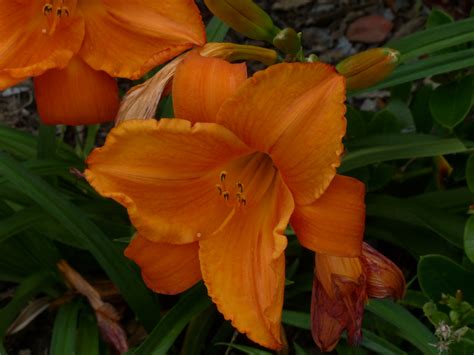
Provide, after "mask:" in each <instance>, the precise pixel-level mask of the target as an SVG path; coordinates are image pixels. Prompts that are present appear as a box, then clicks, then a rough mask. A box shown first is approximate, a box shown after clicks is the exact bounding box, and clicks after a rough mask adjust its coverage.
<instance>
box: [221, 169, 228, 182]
mask: <svg viewBox="0 0 474 355" xmlns="http://www.w3.org/2000/svg"><path fill="white" fill-rule="evenodd" d="M226 176H227V171H222V172H221V173H220V179H221V181H222V182H224V180H225V178H226Z"/></svg>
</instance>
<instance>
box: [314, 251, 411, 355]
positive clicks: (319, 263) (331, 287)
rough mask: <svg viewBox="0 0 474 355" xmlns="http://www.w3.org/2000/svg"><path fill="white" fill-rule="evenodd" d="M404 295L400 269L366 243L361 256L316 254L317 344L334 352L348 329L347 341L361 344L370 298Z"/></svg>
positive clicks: (315, 330) (403, 281)
mask: <svg viewBox="0 0 474 355" xmlns="http://www.w3.org/2000/svg"><path fill="white" fill-rule="evenodd" d="M404 292H405V279H404V277H403V274H402V272H401V271H400V269H399V268H398V267H397V266H396V265H395V264H394V263H392V262H391V261H390V260H389V259H387V258H386V257H385V256H383V255H382V254H380V253H379V252H377V251H376V250H375V249H373V248H372V247H371V246H369V245H368V244H367V243H363V247H362V255H361V256H359V257H354V258H348V257H337V256H329V255H324V254H317V255H316V272H315V278H314V283H313V296H312V303H311V320H312V333H313V338H314V341H315V342H316V344H318V346H319V347H320V348H321V349H322V350H323V351H331V350H332V349H334V347H335V346H336V345H337V343H338V341H339V338H340V336H341V334H342V332H343V331H344V330H347V340H348V342H349V343H350V344H358V343H359V342H360V340H361V337H362V332H361V324H362V317H363V313H364V306H365V303H366V302H367V299H368V297H371V298H387V297H390V298H393V299H400V298H402V297H403V294H404Z"/></svg>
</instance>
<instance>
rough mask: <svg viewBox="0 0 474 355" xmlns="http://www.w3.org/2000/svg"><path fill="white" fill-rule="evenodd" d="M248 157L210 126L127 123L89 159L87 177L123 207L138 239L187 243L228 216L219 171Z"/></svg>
mask: <svg viewBox="0 0 474 355" xmlns="http://www.w3.org/2000/svg"><path fill="white" fill-rule="evenodd" d="M248 152H249V149H248V148H247V147H246V146H245V145H244V144H243V143H242V142H240V141H239V140H238V139H237V137H235V136H234V135H233V134H232V133H231V132H230V131H228V130H227V129H225V128H224V127H222V126H219V125H217V124H214V123H197V124H195V125H194V126H192V127H191V123H190V122H189V121H185V120H180V119H172V120H167V119H162V120H160V121H159V122H158V121H155V120H130V121H125V122H123V123H121V124H120V125H119V126H117V127H116V128H114V129H113V130H112V131H111V132H110V133H109V135H108V136H107V140H106V143H105V145H104V147H102V148H99V149H95V150H94V151H93V152H92V154H91V155H90V156H89V158H88V159H87V163H88V166H89V168H88V169H87V170H86V172H85V175H86V178H87V180H88V181H89V183H90V184H91V185H92V186H93V187H94V188H95V189H96V190H97V191H98V192H99V193H100V194H102V195H103V196H105V197H111V198H113V199H114V200H116V201H117V202H119V203H121V204H122V205H124V206H125V207H127V209H128V213H129V215H130V219H131V221H132V223H133V225H134V226H135V227H136V228H137V230H138V232H139V233H140V234H141V235H143V236H144V237H146V238H148V239H149V240H153V241H157V242H164V243H173V244H186V243H190V242H193V241H195V240H197V239H198V238H199V237H201V236H202V237H205V236H206V235H208V234H210V233H212V232H213V231H214V230H215V229H217V228H218V226H220V225H221V224H222V222H223V221H224V220H225V218H226V217H227V215H228V213H229V211H228V209H225V208H222V206H223V204H222V196H219V193H218V190H217V189H216V183H218V182H219V167H220V166H221V165H222V164H224V163H225V162H227V161H228V160H232V159H234V158H236V157H239V156H241V155H244V154H246V153H248ZM216 169H217V170H216Z"/></svg>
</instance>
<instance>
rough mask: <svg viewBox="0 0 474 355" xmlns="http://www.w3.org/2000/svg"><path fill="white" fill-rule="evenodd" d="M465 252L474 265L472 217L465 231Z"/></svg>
mask: <svg viewBox="0 0 474 355" xmlns="http://www.w3.org/2000/svg"><path fill="white" fill-rule="evenodd" d="M464 251H465V252H466V255H467V257H468V258H469V260H471V261H472V262H473V263H474V216H470V217H469V219H468V220H467V222H466V228H465V229H464Z"/></svg>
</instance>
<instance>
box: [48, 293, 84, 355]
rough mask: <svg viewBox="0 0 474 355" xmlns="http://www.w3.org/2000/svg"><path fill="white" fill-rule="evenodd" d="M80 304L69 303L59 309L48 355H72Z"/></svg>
mask: <svg viewBox="0 0 474 355" xmlns="http://www.w3.org/2000/svg"><path fill="white" fill-rule="evenodd" d="M80 308H81V303H80V302H78V301H75V302H69V303H66V304H65V305H63V306H61V307H60V308H59V311H58V314H57V315H56V319H55V320H54V326H53V335H52V338H51V345H50V348H49V354H50V355H64V354H74V353H75V351H76V332H77V318H78V315H79V309H80Z"/></svg>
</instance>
